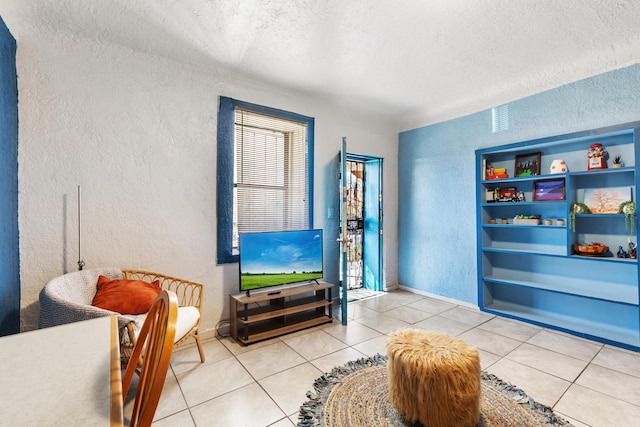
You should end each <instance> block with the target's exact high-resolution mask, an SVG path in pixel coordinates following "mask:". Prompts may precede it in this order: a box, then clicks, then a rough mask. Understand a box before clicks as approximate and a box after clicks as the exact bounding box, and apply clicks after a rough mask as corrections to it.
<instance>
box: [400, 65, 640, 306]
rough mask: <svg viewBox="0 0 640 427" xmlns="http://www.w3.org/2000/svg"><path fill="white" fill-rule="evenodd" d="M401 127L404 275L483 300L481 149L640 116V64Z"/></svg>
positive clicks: (417, 284)
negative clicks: (499, 112)
mask: <svg viewBox="0 0 640 427" xmlns="http://www.w3.org/2000/svg"><path fill="white" fill-rule="evenodd" d="M508 108H509V128H508V129H507V130H506V131H502V132H499V133H493V132H492V114H491V109H489V110H485V111H481V112H479V113H476V114H472V115H469V116H466V117H461V118H458V119H454V120H449V121H446V122H442V123H437V124H434V125H430V126H425V127H422V128H418V129H413V130H409V131H406V132H402V133H400V135H399V147H398V170H399V176H398V200H399V203H398V205H399V206H398V209H399V214H398V223H399V225H398V240H399V242H398V243H399V244H398V282H399V284H400V285H403V286H407V287H411V288H415V289H416V290H419V291H424V292H428V293H433V294H437V295H441V296H445V297H448V298H454V299H457V300H461V301H466V302H470V303H473V304H476V303H477V291H476V286H477V284H476V244H475V236H476V224H475V192H474V187H475V153H474V151H475V150H476V149H478V148H485V147H491V146H496V145H501V144H506V143H511V142H519V141H525V140H529V139H534V138H541V137H546V136H553V135H558V134H564V133H569V132H574V131H579V130H587V129H593V128H598V127H602V126H607V125H613V124H618V123H625V122H631V121H635V120H640V65H634V66H631V67H627V68H623V69H621V70H617V71H612V72H609V73H605V74H602V75H599V76H595V77H592V78H589V79H585V80H581V81H578V82H575V83H572V84H568V85H565V86H562V87H559V88H556V89H553V90H549V91H546V92H543V93H540V94H537V95H534V96H530V97H527V98H524V99H521V100H518V101H514V102H512V103H510V104H509V106H508Z"/></svg>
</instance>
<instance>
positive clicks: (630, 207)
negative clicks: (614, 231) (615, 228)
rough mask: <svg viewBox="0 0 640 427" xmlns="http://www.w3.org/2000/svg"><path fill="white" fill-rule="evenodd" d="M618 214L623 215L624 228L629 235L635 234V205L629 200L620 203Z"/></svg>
mask: <svg viewBox="0 0 640 427" xmlns="http://www.w3.org/2000/svg"><path fill="white" fill-rule="evenodd" d="M618 213H620V214H624V228H625V229H626V230H627V231H628V232H629V234H634V233H635V232H636V203H635V202H632V201H631V200H627V201H626V202H622V203H620V206H618Z"/></svg>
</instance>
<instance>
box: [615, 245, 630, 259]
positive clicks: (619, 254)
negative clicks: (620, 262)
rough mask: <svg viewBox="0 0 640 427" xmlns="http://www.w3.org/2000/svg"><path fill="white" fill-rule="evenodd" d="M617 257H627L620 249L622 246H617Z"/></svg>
mask: <svg viewBox="0 0 640 427" xmlns="http://www.w3.org/2000/svg"><path fill="white" fill-rule="evenodd" d="M618 258H629V255H628V254H627V253H626V252H625V251H624V249H622V246H618Z"/></svg>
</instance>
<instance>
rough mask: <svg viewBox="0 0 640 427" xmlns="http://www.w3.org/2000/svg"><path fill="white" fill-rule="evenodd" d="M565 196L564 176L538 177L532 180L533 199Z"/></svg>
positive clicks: (553, 198)
mask: <svg viewBox="0 0 640 427" xmlns="http://www.w3.org/2000/svg"><path fill="white" fill-rule="evenodd" d="M565 197H566V190H565V182H564V178H556V179H540V180H538V181H534V182H533V200H535V201H547V200H564V199H565Z"/></svg>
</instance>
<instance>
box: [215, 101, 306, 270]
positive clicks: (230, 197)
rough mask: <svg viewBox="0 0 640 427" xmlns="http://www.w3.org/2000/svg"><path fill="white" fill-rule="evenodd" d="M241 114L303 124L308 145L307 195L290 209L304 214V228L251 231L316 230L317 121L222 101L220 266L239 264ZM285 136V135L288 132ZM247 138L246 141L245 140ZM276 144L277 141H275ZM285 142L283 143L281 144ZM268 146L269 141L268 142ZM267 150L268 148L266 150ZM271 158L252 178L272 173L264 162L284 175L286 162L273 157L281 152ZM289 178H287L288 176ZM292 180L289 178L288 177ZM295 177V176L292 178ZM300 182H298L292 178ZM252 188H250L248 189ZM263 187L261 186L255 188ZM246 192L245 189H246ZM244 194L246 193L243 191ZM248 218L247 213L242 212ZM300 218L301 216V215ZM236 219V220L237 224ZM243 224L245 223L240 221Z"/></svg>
mask: <svg viewBox="0 0 640 427" xmlns="http://www.w3.org/2000/svg"><path fill="white" fill-rule="evenodd" d="M238 112H240V113H241V114H244V113H247V114H248V115H254V114H253V113H256V115H264V116H268V117H271V118H275V119H276V121H289V122H295V123H298V124H302V125H304V126H305V127H306V138H305V139H304V142H303V143H304V144H306V153H304V154H305V159H306V160H305V161H306V176H303V177H302V178H301V179H302V180H306V182H305V183H301V184H304V185H303V187H305V191H306V194H305V196H304V198H303V199H300V198H298V205H295V204H292V205H291V209H299V210H301V211H304V212H298V214H302V215H303V216H304V220H303V222H304V224H303V225H302V226H301V225H300V223H296V224H289V225H287V224H283V223H281V222H280V221H274V222H273V223H271V224H262V225H261V224H258V225H256V224H253V229H252V230H251V231H276V230H278V229H300V228H312V227H313V142H314V138H313V135H314V119H313V118H311V117H307V116H303V115H300V114H296V113H291V112H288V111H283V110H279V109H275V108H270V107H264V106H261V105H256V104H251V103H248V102H244V101H238V100H236V99H232V98H227V97H223V96H221V97H220V107H219V110H218V139H217V151H218V157H217V217H218V234H217V240H218V249H217V262H218V264H224V263H232V262H238V254H237V247H235V243H234V242H237V235H235V236H234V230H235V233H236V234H237V233H238V231H237V230H238V229H241V228H242V227H238V224H234V221H237V220H238V213H237V212H236V213H235V216H234V209H235V204H236V203H237V198H236V194H237V192H238V191H239V190H240V188H241V186H240V185H239V184H238V181H239V180H240V181H242V176H245V175H244V174H243V173H240V175H241V177H240V179H239V178H238V175H239V172H238V170H239V169H240V170H243V169H242V168H245V170H246V167H247V166H246V165H243V166H242V167H241V168H238V165H236V162H240V160H239V158H240V157H241V156H242V155H241V154H239V155H238V157H236V144H241V143H242V142H241V141H240V140H238V141H237V140H236V139H237V138H238V136H239V135H244V134H245V132H244V131H243V130H242V129H244V127H243V126H242V125H239V124H238V119H237V117H238ZM285 133H286V132H285ZM243 138H244V137H243ZM274 141H275V139H274ZM279 141H280V142H282V139H280V140H279ZM266 143H267V144H269V141H267V142H266ZM267 147H268V146H267ZM267 151H269V156H268V158H267V159H262V160H261V163H258V164H255V163H254V165H253V166H251V167H252V168H253V170H252V171H251V173H250V175H252V176H259V175H261V174H263V173H264V172H265V171H267V170H268V169H269V165H266V164H265V162H277V163H278V164H277V165H274V166H273V168H272V169H273V170H276V169H277V170H278V171H279V172H282V170H281V169H282V168H281V166H282V164H284V159H281V158H280V157H282V156H279V155H278V156H274V153H280V151H279V150H278V149H275V148H274V149H273V150H270V149H269V150H267ZM284 152H285V153H287V158H289V157H291V153H290V152H289V151H288V150H287V149H284ZM287 175H288V174H287ZM288 176H289V175H288ZM291 176H293V175H291ZM289 179H298V178H289ZM249 186H250V185H249ZM254 187H260V186H254ZM245 188H246V187H245ZM243 191H244V190H243ZM301 200H303V203H304V208H303V209H301V208H300V201H301ZM243 213H244V214H245V216H246V210H243ZM298 216H300V215H298ZM234 218H235V220H234ZM241 221H242V220H241ZM256 227H264V229H259V230H256Z"/></svg>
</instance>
